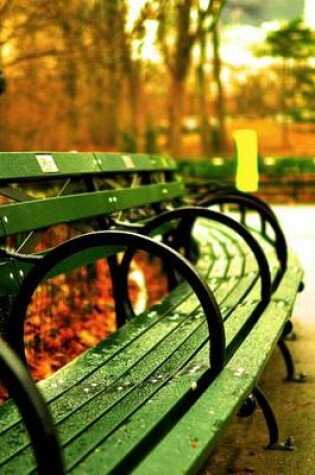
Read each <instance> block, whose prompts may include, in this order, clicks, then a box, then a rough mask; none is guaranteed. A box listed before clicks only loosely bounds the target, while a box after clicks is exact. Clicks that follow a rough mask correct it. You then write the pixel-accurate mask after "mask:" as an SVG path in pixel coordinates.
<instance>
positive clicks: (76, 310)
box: [0, 252, 167, 400]
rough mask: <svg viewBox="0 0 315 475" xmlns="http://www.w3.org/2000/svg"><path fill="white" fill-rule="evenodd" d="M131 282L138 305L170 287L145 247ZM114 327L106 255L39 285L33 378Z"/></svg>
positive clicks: (29, 330)
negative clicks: (93, 262) (102, 258)
mask: <svg viewBox="0 0 315 475" xmlns="http://www.w3.org/2000/svg"><path fill="white" fill-rule="evenodd" d="M128 282H129V293H130V298H131V301H132V303H133V306H134V308H138V309H143V308H145V307H148V306H150V305H151V304H152V303H154V302H156V301H157V300H159V299H160V298H161V297H162V296H163V295H165V293H166V292H167V280H166V277H165V275H164V274H163V269H162V265H161V262H160V261H159V260H158V259H156V258H153V257H151V256H148V255H147V254H145V253H142V252H141V253H140V252H139V253H137V255H136V257H135V260H134V262H133V263H132V266H131V272H130V274H129V279H128ZM115 329H116V323H115V308H114V300H113V291H112V285H111V277H110V271H109V267H108V264H107V262H106V261H105V260H99V261H97V262H96V263H95V264H93V265H89V266H85V267H81V268H79V269H76V270H75V271H73V272H71V274H69V275H64V274H62V275H59V276H57V277H54V278H52V279H50V280H49V281H47V282H45V283H43V284H41V285H40V286H39V287H38V289H37V290H36V292H35V294H34V296H33V299H32V302H31V304H30V306H29V309H28V312H27V318H26V322H25V347H26V357H27V361H28V364H29V367H30V369H31V372H32V375H33V377H34V379H35V380H36V381H38V380H41V379H43V378H45V377H47V376H49V375H50V374H52V373H53V372H55V371H56V370H57V369H59V368H60V367H62V366H63V365H65V364H66V363H67V362H69V361H71V360H72V359H73V358H75V357H76V356H78V355H79V354H80V353H82V352H83V351H84V350H86V349H87V348H89V347H91V346H93V345H95V344H96V343H97V342H98V341H100V340H102V339H104V338H106V337H107V336H108V335H109V334H110V333H112V332H113V331H114V330H115ZM0 391H1V390H0ZM1 399H2V400H4V399H5V391H2V392H0V400H1Z"/></svg>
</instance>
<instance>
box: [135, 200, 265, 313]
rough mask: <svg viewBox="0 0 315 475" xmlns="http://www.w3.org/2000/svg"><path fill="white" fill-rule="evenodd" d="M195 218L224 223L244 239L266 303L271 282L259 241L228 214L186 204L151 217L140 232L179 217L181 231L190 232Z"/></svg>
mask: <svg viewBox="0 0 315 475" xmlns="http://www.w3.org/2000/svg"><path fill="white" fill-rule="evenodd" d="M197 218H206V219H210V220H212V221H216V222H219V223H221V224H224V225H226V226H228V227H229V228H231V229H233V230H234V231H235V232H236V233H237V234H239V235H240V236H241V237H242V238H243V239H244V241H245V242H246V243H247V245H248V246H249V248H250V249H251V251H252V253H253V255H254V256H255V258H256V261H257V266H258V268H259V274H260V277H261V301H262V304H263V305H266V304H268V303H269V301H270V297H271V289H272V283H271V274H270V269H269V264H268V261H267V258H266V256H265V253H264V251H263V250H262V248H261V246H260V245H259V243H258V242H257V241H256V239H255V238H254V237H253V236H252V234H251V233H250V232H249V231H248V230H247V229H246V228H245V227H244V226H243V225H242V224H240V223H238V222H237V221H235V220H234V219H232V218H230V217H229V216H226V215H224V214H222V213H218V212H216V211H213V210H210V209H208V208H203V207H201V206H186V207H182V208H177V209H174V210H171V211H168V212H165V213H162V214H160V215H159V216H156V217H155V218H152V219H151V220H150V221H149V222H147V223H146V224H145V226H144V227H143V230H142V232H143V233H144V234H150V233H152V232H153V231H154V229H155V228H157V227H159V226H161V225H162V224H163V223H166V222H167V221H170V220H176V219H181V220H183V222H184V221H186V226H185V231H184V228H182V229H183V232H185V233H191V229H192V227H193V224H194V222H195V220H196V219H197ZM181 231H182V230H181ZM181 231H180V233H181Z"/></svg>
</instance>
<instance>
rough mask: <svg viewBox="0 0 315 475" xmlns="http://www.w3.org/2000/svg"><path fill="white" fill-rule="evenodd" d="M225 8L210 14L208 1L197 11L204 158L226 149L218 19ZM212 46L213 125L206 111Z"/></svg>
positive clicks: (217, 5) (215, 5) (218, 5)
mask: <svg viewBox="0 0 315 475" xmlns="http://www.w3.org/2000/svg"><path fill="white" fill-rule="evenodd" d="M224 4H225V1H224V0H223V1H220V2H217V3H213V4H212V12H211V14H210V12H209V10H208V9H209V7H210V2H209V1H207V2H200V3H199V7H198V28H197V32H198V33H197V41H198V46H199V64H198V66H197V99H198V108H199V117H200V131H201V145H202V151H203V153H204V155H208V154H209V153H210V151H211V150H213V149H216V148H220V149H221V148H223V147H224V144H225V123H224V98H223V89H222V83H221V68H220V65H221V62H220V48H219V35H218V29H217V23H218V18H219V16H220V13H221V11H222V9H223V6H224ZM209 36H210V38H209ZM209 40H210V41H209ZM209 42H210V43H212V50H213V55H212V56H213V81H214V84H215V98H214V101H215V105H216V107H215V109H216V111H215V112H216V117H213V118H212V120H211V121H210V122H211V123H210V124H209V113H208V111H207V102H208V87H207V81H206V76H205V67H206V65H207V46H208V44H209ZM218 142H219V143H218Z"/></svg>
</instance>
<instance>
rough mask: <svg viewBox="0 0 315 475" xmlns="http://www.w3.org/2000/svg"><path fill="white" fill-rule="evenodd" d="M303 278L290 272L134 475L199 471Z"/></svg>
mask: <svg viewBox="0 0 315 475" xmlns="http://www.w3.org/2000/svg"><path fill="white" fill-rule="evenodd" d="M301 277H302V273H301V269H300V267H294V266H293V267H291V268H290V269H289V270H288V271H287V273H286V276H285V279H284V280H283V281H282V283H281V284H280V287H279V288H278V289H277V291H276V293H275V294H274V297H273V299H272V302H271V303H270V305H269V306H268V308H267V309H266V311H265V312H264V314H263V316H262V317H261V318H260V319H259V325H257V326H256V327H255V328H254V329H253V331H252V332H251V333H250V335H249V336H248V337H247V338H246V340H245V341H244V343H243V345H242V346H241V348H240V349H239V350H238V351H237V353H235V355H234V356H233V358H232V359H231V361H230V362H229V364H228V365H227V367H226V368H225V369H224V371H223V372H222V373H221V374H220V376H219V377H218V378H217V379H216V381H215V382H214V383H213V384H212V385H211V386H210V387H209V389H208V390H207V391H205V392H204V393H203V395H202V396H201V398H200V399H198V401H197V402H196V404H194V405H193V406H192V407H191V408H190V409H189V411H187V413H186V414H185V416H184V417H183V418H182V419H181V421H180V422H179V423H178V424H177V425H176V427H175V428H174V429H173V430H172V431H171V432H169V434H168V435H167V436H166V437H165V438H164V439H163V440H162V441H161V442H160V444H159V445H158V446H157V447H156V448H155V450H154V451H152V452H151V453H150V455H149V456H148V457H147V458H146V459H145V460H144V461H143V462H142V463H141V464H140V465H139V466H138V467H137V469H135V470H134V472H133V473H135V474H137V475H141V474H145V473H148V471H147V470H148V468H149V467H150V473H152V474H158V473H159V474H160V473H164V471H165V470H167V471H169V473H174V474H182V473H187V474H188V473H197V471H198V470H199V469H200V468H201V466H202V464H203V463H204V462H205V461H206V459H207V457H208V456H209V454H210V452H211V450H212V448H213V446H214V444H215V442H216V441H217V439H218V438H219V436H220V435H221V434H222V432H223V431H224V429H225V428H226V426H227V424H228V422H229V420H230V419H231V418H232V417H233V416H234V415H235V414H236V412H237V410H238V409H239V407H240V405H241V403H242V401H243V400H244V399H245V398H246V396H247V395H248V394H249V393H250V392H251V390H252V388H253V387H254V385H255V384H256V382H257V380H258V379H259V376H260V374H261V372H262V371H263V368H264V366H265V364H266V362H267V361H268V359H269V357H270V354H271V352H272V350H273V348H274V346H275V344H276V342H277V340H278V338H279V337H280V335H281V332H282V329H283V327H284V324H285V322H286V321H287V319H288V318H289V317H290V315H291V312H292V307H293V304H294V301H295V297H296V295H297V290H298V286H299V283H300V281H301ZM223 394H224V395H225V397H222V395H223ZM196 421H198V423H196Z"/></svg>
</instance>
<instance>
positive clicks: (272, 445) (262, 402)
mask: <svg viewBox="0 0 315 475" xmlns="http://www.w3.org/2000/svg"><path fill="white" fill-rule="evenodd" d="M253 396H254V397H255V399H256V401H257V404H258V405H259V407H260V408H261V410H262V412H263V415H264V418H265V421H266V424H267V428H268V432H269V443H268V445H267V446H266V448H267V449H269V450H286V451H289V450H293V449H294V445H293V440H292V438H291V437H288V438H287V440H286V441H285V442H279V429H278V423H277V419H276V416H275V414H274V412H273V410H272V407H271V406H270V404H269V402H268V400H267V398H266V397H265V395H264V393H263V392H262V391H261V390H260V389H259V388H258V387H257V386H256V387H255V388H254V389H253Z"/></svg>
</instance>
